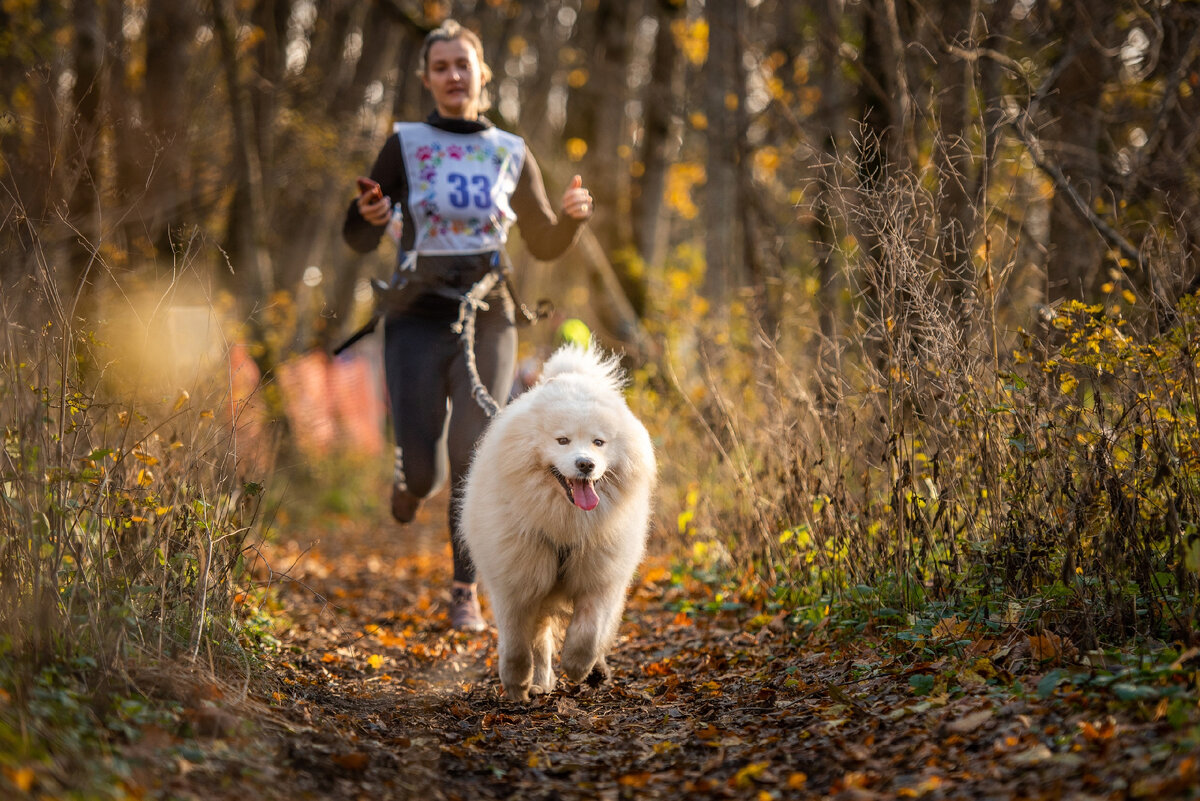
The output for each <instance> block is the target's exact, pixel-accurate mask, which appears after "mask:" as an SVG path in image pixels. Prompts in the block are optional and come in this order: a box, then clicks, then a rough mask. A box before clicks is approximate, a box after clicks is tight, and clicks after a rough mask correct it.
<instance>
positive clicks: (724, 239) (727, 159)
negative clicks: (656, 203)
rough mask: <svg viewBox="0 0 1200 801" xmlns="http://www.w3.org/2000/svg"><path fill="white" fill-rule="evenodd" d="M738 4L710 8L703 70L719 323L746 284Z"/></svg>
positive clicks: (708, 276)
mask: <svg viewBox="0 0 1200 801" xmlns="http://www.w3.org/2000/svg"><path fill="white" fill-rule="evenodd" d="M739 9H740V4H739V3H735V2H718V3H710V4H708V6H706V8H705V14H706V15H707V17H708V30H709V34H708V36H709V45H708V63H707V64H706V66H705V88H704V113H705V116H706V117H707V124H708V130H707V143H708V156H707V160H706V180H705V188H704V194H705V208H704V220H705V224H706V227H705V232H704V252H705V260H706V262H707V267H706V272H705V276H704V295H705V297H706V298H707V299H708V301H709V304H710V306H711V308H712V311H713V313H714V314H715V315H717V319H718V320H720V319H723V318H724V317H726V316H727V314H728V310H729V303H730V298H731V295H732V294H733V293H734V292H736V291H737V290H738V289H740V288H741V286H742V285H743V283H744V281H743V279H742V274H741V271H740V270H739V269H738V266H737V265H738V262H739V254H740V253H741V249H740V248H739V247H738V220H739V218H740V215H739V214H738V212H737V208H736V206H737V201H738V163H737V147H738V131H737V113H736V112H737V105H738V103H739V98H740V97H741V96H742V95H743V94H744V90H741V89H739V85H741V84H742V83H743V82H744V81H743V77H742V67H741V64H739V63H738V61H737V53H738V22H739V16H740V14H739Z"/></svg>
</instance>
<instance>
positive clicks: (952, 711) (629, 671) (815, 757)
mask: <svg viewBox="0 0 1200 801" xmlns="http://www.w3.org/2000/svg"><path fill="white" fill-rule="evenodd" d="M422 520H423V521H424V522H422ZM440 521H441V517H440V513H435V514H434V515H426V514H425V513H423V518H422V519H419V520H418V525H416V526H415V527H413V528H412V529H411V530H409V531H408V532H406V533H404V534H402V533H401V531H400V530H399V529H397V528H394V527H392V526H391V525H386V526H383V527H381V528H380V529H379V530H377V531H375V532H372V533H369V534H368V533H364V534H358V535H354V536H350V535H343V536H341V537H328V538H326V541H324V542H322V543H320V544H319V545H317V546H316V547H315V548H313V549H312V550H310V551H308V552H306V553H303V555H302V547H301V546H300V545H298V544H296V545H288V546H281V547H280V548H278V549H276V550H275V551H274V552H273V554H272V556H273V558H274V560H275V567H276V568H277V569H279V568H280V566H282V567H288V568H289V572H290V573H291V575H292V577H293V578H294V579H296V580H297V582H293V583H290V584H289V585H288V587H287V589H286V590H285V591H284V593H283V599H284V602H285V604H286V610H287V614H288V616H289V617H290V619H291V621H292V622H291V625H290V627H289V628H288V630H287V631H286V632H284V636H283V640H284V652H283V653H282V654H281V655H280V656H279V658H278V659H277V660H276V662H275V664H274V665H273V666H272V671H273V674H272V675H273V677H274V678H273V689H271V688H268V689H267V690H266V691H265V692H264V693H263V698H262V699H261V701H262V708H263V713H264V715H265V716H266V717H267V719H269V720H273V721H274V724H272V725H267V726H264V727H262V729H260V730H257V731H258V734H256V735H255V737H253V738H245V737H243V738H241V739H240V740H239V739H238V738H236V737H233V738H229V739H228V740H227V741H226V745H224V746H222V747H221V748H217V747H214V748H212V749H210V753H209V755H208V759H206V760H205V761H204V762H203V763H202V764H201V765H200V766H192V767H190V768H189V769H188V770H186V771H184V772H183V773H184V775H183V776H181V777H180V779H179V780H178V781H177V782H176V783H175V790H176V791H178V792H179V793H180V794H181V795H189V794H192V793H197V794H198V796H199V797H205V798H213V797H218V796H220V797H229V798H287V799H293V800H294V799H306V798H321V799H327V798H328V799H334V798H338V799H340V798H364V799H380V798H415V799H422V801H439V800H440V799H493V798H495V799H499V798H515V799H585V798H586V799H593V798H598V799H618V798H660V797H661V798H676V797H679V796H680V795H681V794H685V795H686V797H687V798H689V799H690V798H756V799H768V798H818V797H839V798H855V799H859V798H897V797H910V798H915V797H929V798H975V799H986V798H997V799H1001V798H1014V797H1021V798H1068V797H1069V798H1114V797H1116V798H1125V797H1148V796H1155V797H1158V798H1167V797H1172V796H1180V797H1194V796H1191V795H1190V794H1191V793H1192V792H1193V790H1191V789H1189V788H1190V787H1191V785H1192V784H1194V782H1195V780H1196V778H1197V765H1198V764H1200V760H1197V757H1198V756H1200V753H1197V752H1196V751H1194V750H1192V751H1191V752H1190V753H1189V750H1188V749H1189V748H1193V749H1194V745H1190V744H1189V743H1188V742H1187V741H1186V739H1185V735H1186V732H1184V731H1180V730H1178V729H1175V728H1172V727H1171V725H1169V724H1168V722H1167V721H1166V720H1165V719H1163V716H1162V715H1158V716H1157V719H1156V716H1155V715H1154V714H1153V710H1152V709H1150V708H1141V707H1137V706H1134V707H1130V706H1128V705H1125V706H1124V707H1122V708H1121V710H1117V711H1116V715H1115V716H1111V715H1110V711H1112V710H1114V709H1115V708H1114V707H1111V705H1110V703H1109V700H1106V698H1105V697H1103V696H1098V695H1095V694H1092V695H1089V696H1084V695H1083V694H1080V693H1074V694H1073V695H1068V694H1066V693H1065V692H1059V693H1056V694H1055V695H1053V696H1051V697H1049V698H1046V699H1039V698H1038V695H1037V694H1036V693H1035V692H1034V690H1033V687H1035V686H1036V682H1037V679H1038V677H1037V676H1030V677H1028V678H1027V679H1026V685H1027V690H1026V691H1025V692H1024V693H1022V694H1019V695H1014V694H1013V693H1012V691H1011V689H1005V690H1001V689H1000V688H999V687H998V686H996V684H997V682H996V680H997V679H1000V680H1001V681H1000V682H999V683H1000V684H1005V685H1008V686H1011V683H1012V682H1016V681H1017V680H1018V679H1017V678H1016V677H1014V676H1010V675H1008V674H1007V673H1006V672H1005V671H1006V668H1005V658H1010V657H1011V653H1012V649H1011V648H1010V649H1008V651H1005V650H1004V649H1003V648H1002V647H1001V644H998V643H995V642H994V641H988V642H982V641H981V644H980V645H979V647H978V649H977V653H974V654H972V653H964V654H962V655H961V657H960V658H959V661H957V662H955V663H954V664H948V663H946V662H945V661H939V662H933V663H929V662H920V661H918V660H914V659H908V660H904V661H900V660H898V659H897V658H895V657H894V656H889V655H887V654H883V653H879V652H877V651H876V650H875V647H874V646H873V644H872V642H871V638H870V637H869V636H861V637H858V638H853V637H851V638H837V639H836V641H837V642H839V643H840V645H830V641H831V639H833V638H830V637H827V636H825V635H824V634H818V635H816V636H811V635H810V636H808V637H805V638H800V637H797V636H795V634H794V631H795V627H794V626H792V625H790V624H787V623H785V620H784V619H782V618H781V617H770V616H768V615H763V614H759V613H757V612H756V610H754V609H744V610H734V611H728V612H724V613H699V614H696V615H693V616H689V615H687V614H683V613H680V612H678V611H676V610H677V609H678V608H679V604H680V602H683V601H686V600H688V599H689V598H691V599H693V600H697V601H700V602H705V601H710V602H711V601H713V600H714V599H712V598H711V597H707V596H706V595H705V594H704V593H705V590H704V588H703V587H700V586H694V587H684V586H679V585H676V584H673V583H672V581H671V576H670V573H669V571H668V570H666V569H665V568H664V567H662V566H661V565H660V564H655V563H653V562H652V563H651V564H650V565H648V566H647V567H645V568H644V569H643V571H642V575H641V577H640V579H639V582H638V584H637V585H636V587H635V589H634V592H633V595H632V598H631V601H630V605H629V610H628V613H627V616H626V622H625V624H624V625H623V626H622V629H621V640H620V643H619V645H618V647H617V649H616V653H615V655H614V657H613V658H612V659H611V664H612V666H613V668H614V678H615V680H614V682H613V683H612V684H610V685H607V686H603V687H600V688H598V689H592V688H587V687H583V688H580V687H575V686H568V685H565V683H563V684H562V685H560V688H559V689H558V690H557V691H556V692H555V693H553V694H552V695H550V696H548V697H545V698H541V699H537V700H535V701H534V702H533V703H531V704H529V705H527V706H526V705H518V704H514V703H511V702H508V701H506V700H505V699H504V698H503V697H502V696H501V694H500V691H499V681H498V679H497V677H496V670H495V667H494V662H495V658H496V655H495V633H494V631H489V632H487V633H484V634H482V635H474V636H468V635H463V634H457V633H453V632H450V631H448V630H447V627H446V615H445V604H446V601H447V593H446V591H445V588H446V587H447V586H448V581H449V576H448V575H447V572H446V566H447V565H448V563H449V558H448V555H447V551H446V550H445V549H444V547H443V545H442V536H443V535H442V534H441V522H440ZM296 560H298V561H296ZM293 561H296V564H294V565H292V564H291V563H292V562H293ZM289 565H290V567H289ZM300 582H302V583H300ZM968 650H970V649H968ZM997 653H1003V654H1005V655H1006V656H1005V657H1004V658H997V657H995V654H997ZM918 675H920V676H926V675H928V676H933V677H935V678H934V679H933V682H934V686H933V687H931V688H930V687H926V688H924V689H923V690H922V691H921V694H920V695H918V694H917V692H916V689H915V688H917V687H920V682H915V681H914V680H913V677H914V676H918ZM947 676H949V677H950V678H946V677H947ZM989 679H991V680H992V681H993V683H992V684H991V685H989V684H988V683H987V682H988V680H989Z"/></svg>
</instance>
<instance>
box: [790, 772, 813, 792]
mask: <svg viewBox="0 0 1200 801" xmlns="http://www.w3.org/2000/svg"><path fill="white" fill-rule="evenodd" d="M806 784H808V774H807V773H799V772H797V773H793V774H792V775H791V776H788V780H787V786H788V789H789V790H803V789H804V785H806Z"/></svg>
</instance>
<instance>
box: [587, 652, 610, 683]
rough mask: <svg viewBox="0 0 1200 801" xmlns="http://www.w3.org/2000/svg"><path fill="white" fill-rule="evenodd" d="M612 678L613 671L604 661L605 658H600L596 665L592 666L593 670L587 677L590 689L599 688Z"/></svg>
mask: <svg viewBox="0 0 1200 801" xmlns="http://www.w3.org/2000/svg"><path fill="white" fill-rule="evenodd" d="M611 678H612V670H611V669H610V668H609V667H608V663H607V662H605V661H604V657H600V658H599V659H597V660H596V664H594V665H592V670H591V672H590V673H588V676H587V683H588V686H589V687H599V686H600V685H601V684H604V683H605V682H606V681H608V680H609V679H611Z"/></svg>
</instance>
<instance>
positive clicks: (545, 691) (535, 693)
mask: <svg viewBox="0 0 1200 801" xmlns="http://www.w3.org/2000/svg"><path fill="white" fill-rule="evenodd" d="M553 691H554V688H553V687H543V686H542V685H540V684H532V685H530V686H529V697H530V698H539V697H541V696H543V695H549V694H550V693H551V692H553Z"/></svg>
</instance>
